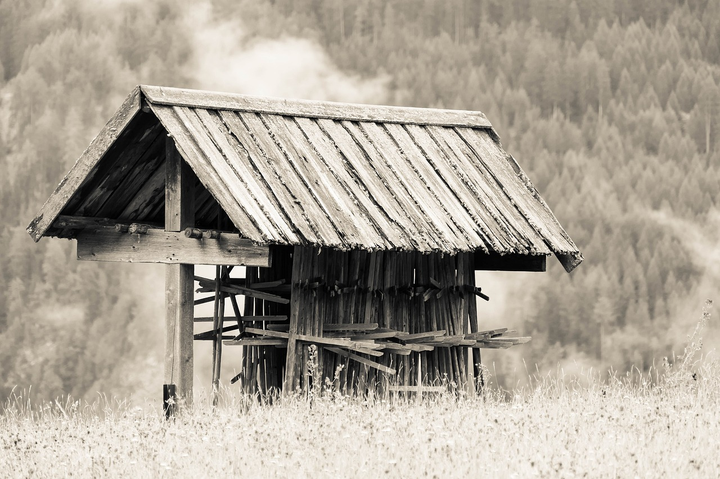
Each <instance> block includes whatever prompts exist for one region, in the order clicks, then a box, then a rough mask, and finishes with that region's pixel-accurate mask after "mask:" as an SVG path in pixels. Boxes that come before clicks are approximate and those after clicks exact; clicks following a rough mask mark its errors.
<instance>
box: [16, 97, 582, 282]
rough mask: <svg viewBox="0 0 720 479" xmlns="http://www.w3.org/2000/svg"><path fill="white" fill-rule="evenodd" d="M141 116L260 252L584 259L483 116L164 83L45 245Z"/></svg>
mask: <svg viewBox="0 0 720 479" xmlns="http://www.w3.org/2000/svg"><path fill="white" fill-rule="evenodd" d="M128 105H129V106H128ZM142 108H144V109H145V110H147V109H148V108H149V110H150V111H151V112H152V114H154V117H156V118H157V120H159V122H160V124H161V125H162V128H163V129H164V130H165V131H166V132H167V134H168V135H170V136H172V137H173V138H174V140H175V144H176V146H177V148H178V150H179V152H180V153H181V155H182V157H183V158H184V159H185V161H187V162H188V164H189V165H190V167H191V168H192V169H193V171H194V172H195V174H196V176H197V178H198V179H199V181H200V183H201V184H202V186H203V187H204V188H205V189H207V191H209V192H210V195H212V197H213V198H214V199H215V200H216V201H217V203H218V204H219V205H220V207H222V209H223V210H224V211H225V213H226V214H227V215H228V216H229V218H230V219H231V220H232V222H233V223H234V225H235V227H236V228H237V229H238V230H239V232H240V234H241V236H243V237H245V238H248V239H250V240H252V241H253V242H255V243H258V244H302V245H317V246H326V247H331V248H337V249H341V250H349V249H365V250H414V251H422V252H433V251H435V252H437V251H439V252H446V253H449V254H453V253H456V252H458V251H483V252H486V253H499V254H501V255H504V254H520V255H548V254H551V253H554V254H555V255H556V256H558V258H559V259H560V261H561V262H562V264H563V266H564V267H565V269H566V270H568V271H571V270H572V269H574V268H575V267H576V266H577V265H578V264H580V262H581V261H582V255H581V254H580V252H579V251H578V249H577V247H576V246H575V244H574V243H573V241H572V240H571V239H570V237H569V236H568V235H567V233H566V232H565V231H564V230H563V228H562V227H561V226H560V224H559V223H558V221H557V219H556V218H555V216H554V215H553V213H552V212H551V211H550V209H549V208H548V206H547V205H546V204H545V202H544V201H543V200H542V198H541V197H540V195H539V194H538V192H537V191H536V190H535V188H534V186H533V185H532V183H531V182H530V180H529V179H528V178H527V176H526V175H525V174H524V173H523V171H522V169H521V168H520V167H519V166H518V164H517V163H516V162H515V160H514V159H513V158H512V156H510V155H508V154H507V153H506V152H505V151H504V150H503V149H502V147H501V145H500V143H499V141H498V139H497V135H496V134H495V132H494V131H493V130H492V126H491V124H490V122H489V121H488V120H487V118H486V117H485V115H483V114H482V113H480V112H465V111H458V110H431V109H418V108H401V107H386V106H371V105H350V104H341V103H329V102H311V101H303V100H280V99H269V98H257V97H249V96H243V95H232V94H226V93H213V92H204V91H195V90H182V89H176V88H164V87H153V86H141V87H139V89H136V90H135V91H134V92H133V94H131V96H130V97H129V99H128V100H127V101H126V104H125V105H124V107H123V108H121V110H120V111H119V112H118V114H116V117H114V118H113V119H112V120H111V121H110V123H109V124H108V125H111V124H112V125H113V126H111V127H110V128H108V127H107V126H106V128H105V129H104V130H103V132H101V134H100V135H98V138H96V139H95V140H94V141H93V144H92V145H91V147H90V148H89V149H88V151H90V154H88V151H86V152H85V154H84V155H83V157H81V158H80V160H78V163H77V164H76V165H75V167H74V168H73V170H71V172H70V173H69V174H68V176H67V177H66V179H65V180H63V183H61V185H60V186H59V187H58V190H56V192H55V193H54V194H53V196H52V197H51V198H50V199H49V200H48V202H47V203H46V205H45V206H44V207H43V210H42V212H41V214H40V215H39V217H38V218H36V220H34V221H33V223H31V224H30V226H29V227H28V232H29V233H30V234H31V235H32V236H33V237H34V238H35V239H36V240H38V239H39V238H40V237H41V236H42V235H44V234H46V233H47V232H48V229H49V228H50V226H51V225H52V223H53V221H54V220H55V218H56V217H57V216H58V215H59V214H61V213H62V214H66V215H73V214H78V211H75V210H76V208H75V206H74V205H77V204H85V203H87V202H81V201H80V200H79V199H78V198H73V197H74V196H77V191H78V189H83V188H80V186H81V184H82V185H87V184H88V183H87V181H84V179H83V177H88V176H93V175H97V174H98V171H99V170H100V169H101V168H100V167H101V163H102V161H101V160H102V156H103V152H102V150H103V148H104V149H105V150H108V149H109V148H111V146H112V144H113V143H114V142H115V141H116V140H117V138H118V136H119V135H121V133H120V131H119V130H121V129H122V128H125V129H132V128H133V123H132V122H130V120H128V119H127V118H128V117H130V119H132V115H135V114H137V111H139V110H141V109H142ZM157 120H155V121H157ZM143 121H145V122H146V123H147V121H146V120H143ZM136 123H142V122H140V121H139V120H137V121H136ZM128 125H130V126H128ZM145 128H147V131H152V129H153V128H154V127H153V126H152V125H150V124H149V123H147V124H145ZM123 134H124V133H123ZM149 141H150V140H148V142H149ZM148 149H149V148H148ZM135 161H136V164H139V165H141V166H142V164H143V161H137V160H135ZM141 166H140V167H141ZM135 168H136V169H137V168H139V167H138V166H136V167H135ZM98 188H99V187H98ZM98 188H94V190H97V189H98ZM84 189H85V190H88V189H89V190H93V188H89V187H87V186H86V187H85V188H84ZM82 194H83V195H91V196H92V195H93V191H85V192H83V193H82ZM96 195H97V193H96ZM126 196H127V195H126ZM113 197H114V196H111V197H110V198H113ZM118 197H122V195H118ZM130 200H131V199H130V198H129V199H126V200H125V201H130ZM123 207H125V206H124V205H117V207H116V208H115V209H116V210H117V211H120V210H121V209H123ZM125 209H127V207H125ZM105 210H107V211H110V210H109V209H108V208H107V207H106V208H105ZM79 213H80V214H82V213H86V211H85V210H82V211H79ZM135 219H140V220H141V219H142V218H135Z"/></svg>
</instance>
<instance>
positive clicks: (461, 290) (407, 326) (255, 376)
mask: <svg viewBox="0 0 720 479" xmlns="http://www.w3.org/2000/svg"><path fill="white" fill-rule="evenodd" d="M28 232H29V233H30V235H31V236H32V237H33V239H34V240H35V241H38V240H39V239H40V238H41V237H43V236H53V237H60V238H73V239H76V240H77V256H78V259H81V260H91V261H124V262H155V263H167V266H166V268H167V272H166V310H167V315H166V322H167V337H166V363H165V378H166V381H165V382H166V383H167V385H170V386H169V387H168V388H166V389H167V390H168V391H170V392H171V391H172V388H176V389H175V391H176V394H178V395H180V396H184V397H186V398H187V399H190V398H191V397H192V367H193V355H192V352H193V348H192V344H193V339H197V340H212V341H213V344H214V363H213V364H214V375H215V376H214V377H215V379H214V381H215V383H217V380H218V378H219V371H220V368H219V365H220V357H221V352H222V345H223V343H224V344H225V345H238V346H244V359H243V365H242V372H241V374H240V375H239V378H234V379H241V380H242V386H243V388H245V390H247V391H261V392H264V391H268V390H269V389H271V388H283V387H284V388H285V389H286V390H288V389H293V390H294V389H295V388H297V387H301V388H307V387H308V386H310V381H311V379H312V378H313V377H329V378H331V379H332V380H335V381H338V382H339V383H340V384H339V386H340V387H343V388H347V389H348V390H351V391H356V392H363V391H365V390H366V389H367V388H380V389H382V388H385V389H388V388H391V389H394V390H409V389H411V388H419V387H421V386H424V385H428V384H433V383H438V382H439V381H443V380H446V379H447V380H448V381H449V382H451V383H455V384H459V385H462V384H468V383H473V382H474V381H475V380H476V378H477V375H478V369H477V367H478V365H479V362H480V356H479V349H480V348H496V347H507V346H510V345H513V344H517V343H521V342H523V341H524V340H525V339H524V338H516V337H511V336H508V335H505V334H503V333H504V331H502V330H500V331H482V325H481V324H480V321H479V320H478V313H477V309H476V297H477V296H481V297H483V296H484V295H483V293H482V292H481V290H480V288H478V287H476V285H475V280H474V278H475V274H474V272H475V270H512V271H544V270H545V259H546V257H547V256H548V255H550V254H554V255H555V256H556V257H557V258H558V259H559V260H560V262H561V263H562V265H563V266H564V267H565V269H566V270H567V271H568V272H569V271H571V270H572V269H573V268H575V267H576V266H577V265H578V264H579V263H580V262H581V261H582V255H581V254H580V252H579V251H578V248H577V247H576V246H575V244H574V243H573V241H572V240H571V239H570V237H569V236H568V235H567V234H566V232H565V231H564V230H563V228H562V227H561V226H560V224H559V223H558V221H557V220H556V218H555V216H554V215H553V213H552V212H551V211H550V209H549V208H548V206H547V205H546V204H545V202H544V201H543V199H542V198H541V197H540V195H539V194H538V192H537V191H536V190H535V188H534V187H533V185H532V183H531V182H530V180H529V179H528V178H527V176H525V174H524V173H523V171H522V169H521V168H520V166H518V164H517V163H516V161H515V160H514V159H513V157H512V156H511V155H509V154H507V153H506V152H505V151H504V150H503V149H502V147H501V145H500V141H499V139H498V136H497V134H496V133H495V131H494V130H493V128H492V126H491V124H490V122H489V121H488V120H487V118H486V117H485V115H483V114H482V113H480V112H469V111H454V110H434V109H418V108H400V107H388V106H371V105H350V104H340V103H329V102H310V101H301V100H281V99H270V98H257V97H249V96H242V95H234V94H226V93H211V92H204V91H193V90H183V89H175V88H163V87H155V86H140V87H138V88H136V89H135V90H133V92H132V93H131V94H130V95H129V96H128V98H127V99H126V101H125V102H124V103H123V105H122V106H121V107H120V109H119V110H118V112H117V113H116V114H115V115H114V116H113V117H112V118H111V119H110V121H109V122H108V124H107V125H106V126H105V128H104V129H103V130H102V131H101V132H100V133H99V134H98V136H97V137H96V138H95V139H94V140H93V142H92V143H91V144H90V146H89V147H88V148H87V150H86V151H85V152H84V153H83V154H82V156H81V157H80V158H79V160H78V161H77V163H76V164H75V165H74V166H73V168H72V170H71V171H70V172H69V173H68V174H67V176H66V177H65V178H64V179H63V180H62V181H61V183H60V185H59V186H58V187H57V189H56V190H55V192H54V193H53V194H52V196H50V198H49V199H48V200H47V202H46V203H45V205H44V206H43V208H42V210H41V211H40V213H39V215H38V216H37V217H36V218H35V219H34V220H33V221H32V222H31V223H30V225H29V226H28ZM195 264H208V265H217V267H216V273H217V274H216V277H215V278H199V277H197V276H194V269H193V265H195ZM237 265H244V266H245V267H246V274H245V277H244V278H237V277H232V276H231V275H230V270H231V269H232V268H233V267H234V266H237ZM194 282H197V283H198V285H199V286H198V288H199V289H198V290H197V292H198V293H199V294H202V293H207V294H209V296H207V297H201V298H198V299H195V298H194V291H193V289H194V287H195V286H194ZM237 296H243V297H244V300H243V301H238V300H237V298H236V297H237ZM212 301H214V304H215V308H214V315H213V317H212V318H208V317H205V318H198V317H195V315H194V312H193V311H194V308H193V305H194V304H198V303H203V302H212ZM228 301H229V304H228V305H226V303H227V302H228ZM198 322H200V323H202V322H212V323H213V326H212V328H211V329H210V330H209V331H206V332H201V333H198V334H195V332H194V323H198ZM313 344H314V345H316V347H317V351H318V353H317V361H316V362H317V368H318V371H319V372H320V373H322V376H320V375H319V374H311V375H308V369H307V368H306V367H305V365H306V364H307V360H308V346H309V345H313ZM339 366H342V367H339Z"/></svg>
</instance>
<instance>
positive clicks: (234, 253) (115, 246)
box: [77, 228, 272, 268]
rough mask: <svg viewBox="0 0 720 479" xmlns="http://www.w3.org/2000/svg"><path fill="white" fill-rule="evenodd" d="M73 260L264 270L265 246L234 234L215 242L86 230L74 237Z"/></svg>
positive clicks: (181, 236) (150, 233) (172, 234)
mask: <svg viewBox="0 0 720 479" xmlns="http://www.w3.org/2000/svg"><path fill="white" fill-rule="evenodd" d="M77 257H78V259H79V260H84V261H119V262H125V263H166V264H209V265H229V264H233V265H245V266H260V267H263V268H268V267H270V265H271V264H272V260H271V256H270V247H269V246H256V245H254V244H253V243H252V242H251V241H249V240H245V239H242V238H239V237H238V236H237V235H234V234H221V235H220V237H219V238H218V239H208V240H206V239H194V238H187V237H186V236H185V234H184V232H174V231H162V230H159V229H148V232H147V234H144V235H131V234H127V233H118V232H117V231H115V229H114V228H87V229H85V230H83V231H81V232H80V233H78V235H77Z"/></svg>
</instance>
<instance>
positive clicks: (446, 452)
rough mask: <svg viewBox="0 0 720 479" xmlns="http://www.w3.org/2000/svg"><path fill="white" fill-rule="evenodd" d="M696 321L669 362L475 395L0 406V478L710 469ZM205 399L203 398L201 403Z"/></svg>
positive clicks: (706, 365)
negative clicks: (157, 405)
mask: <svg viewBox="0 0 720 479" xmlns="http://www.w3.org/2000/svg"><path fill="white" fill-rule="evenodd" d="M702 324H703V323H701V324H700V325H699V327H698V330H697V331H696V333H695V335H693V337H692V338H691V341H690V343H689V346H688V348H687V349H686V352H685V354H684V355H683V356H682V357H680V358H678V359H677V361H676V362H675V364H674V365H673V366H672V367H667V368H663V370H662V371H654V372H651V373H649V374H640V373H636V374H628V375H625V376H622V377H617V376H614V377H611V378H610V379H600V378H599V376H597V375H594V374H592V373H590V372H588V373H586V374H584V375H583V376H582V377H579V378H570V379H568V378H562V377H561V374H560V375H558V374H556V375H552V376H545V377H540V378H538V377H536V378H533V381H532V386H530V387H528V388H526V389H524V390H519V391H513V392H511V393H510V394H509V396H508V394H507V393H504V394H501V393H500V392H489V393H488V394H486V396H485V397H483V398H457V397H454V396H453V395H450V394H447V395H444V396H438V397H433V398H425V399H424V400H423V401H421V402H419V403H418V402H415V401H414V400H413V401H406V400H403V399H393V400H387V399H385V400H381V399H365V400H360V399H350V398H347V397H342V396H340V395H338V394H337V392H332V391H330V392H329V393H327V394H325V395H324V396H323V397H319V398H315V399H314V400H312V401H309V400H308V399H307V398H297V397H296V398H291V399H287V400H283V401H278V402H276V403H275V404H274V405H271V406H270V405H260V404H258V403H257V401H255V400H253V399H249V398H241V397H236V396H232V395H231V394H230V393H227V392H226V394H225V395H224V397H223V404H222V405H221V406H219V407H217V408H215V409H213V408H211V407H209V406H207V401H206V400H201V401H199V402H198V404H197V405H196V407H195V410H194V411H193V412H191V413H188V414H186V415H184V416H181V417H178V418H176V419H175V420H173V421H165V420H164V419H163V418H162V417H161V415H160V412H159V411H143V410H142V409H140V408H136V409H133V408H129V407H127V406H125V405H124V404H123V403H122V402H113V401H108V400H98V401H97V402H96V403H94V404H81V403H79V402H72V401H65V402H64V403H62V402H59V401H58V402H55V403H52V404H46V405H44V406H42V407H33V406H31V405H29V404H28V403H27V402H24V401H23V399H22V397H18V396H14V397H13V398H10V399H9V400H8V401H7V403H6V404H5V405H4V407H3V409H2V411H1V415H0V476H5V475H7V476H9V477H66V476H75V477H91V476H92V477H104V476H112V477H204V476H214V477H232V476H235V477H237V476H243V477H346V476H347V477H380V476H386V477H533V476H538V477H583V476H587V477H719V476H720V365H719V364H718V360H717V359H716V358H715V356H714V355H713V353H708V354H704V355H703V354H702V350H701V342H700V340H701V332H702ZM202 406H205V407H202Z"/></svg>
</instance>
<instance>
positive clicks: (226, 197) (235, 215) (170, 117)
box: [151, 105, 263, 242]
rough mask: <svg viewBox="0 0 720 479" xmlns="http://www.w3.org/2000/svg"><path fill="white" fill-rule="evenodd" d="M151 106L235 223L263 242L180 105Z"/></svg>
mask: <svg viewBox="0 0 720 479" xmlns="http://www.w3.org/2000/svg"><path fill="white" fill-rule="evenodd" d="M151 108H152V110H153V112H155V114H156V115H157V117H158V119H159V120H160V121H161V122H162V124H163V125H164V126H165V128H166V129H167V130H168V132H169V133H170V134H171V135H172V137H173V139H174V140H175V145H176V146H177V149H178V151H179V152H180V154H181V155H182V157H183V158H185V161H187V162H188V164H189V165H190V168H192V170H193V171H194V172H195V174H196V175H197V177H198V178H199V179H200V181H201V182H202V184H203V185H205V188H207V189H208V191H210V194H212V195H213V196H214V197H215V199H216V200H217V201H218V202H219V203H220V204H221V205H222V207H223V209H224V210H225V212H226V213H227V215H228V216H229V217H230V220H231V221H232V222H233V224H235V226H236V227H237V228H239V229H240V230H242V231H243V233H244V235H245V237H247V238H249V239H251V240H252V241H256V242H262V241H263V237H262V234H261V232H260V231H259V230H258V229H257V227H256V226H255V224H254V223H253V221H252V220H251V219H250V218H249V217H248V216H247V214H246V213H245V211H244V210H243V209H242V208H240V206H239V205H238V203H237V201H238V200H237V199H236V198H233V197H232V195H230V193H229V192H228V191H227V189H226V188H225V187H224V186H223V184H222V181H221V180H220V178H219V177H218V175H217V172H216V171H215V170H214V169H213V168H212V167H211V166H210V163H209V160H208V158H207V156H206V155H207V152H206V151H204V150H203V149H202V147H201V146H200V145H198V144H197V139H196V138H195V135H194V133H195V132H194V131H192V130H190V129H188V127H187V125H186V124H185V122H183V120H182V119H181V117H180V115H182V113H181V111H180V110H181V109H180V108H173V107H167V106H160V105H152V106H151Z"/></svg>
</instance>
